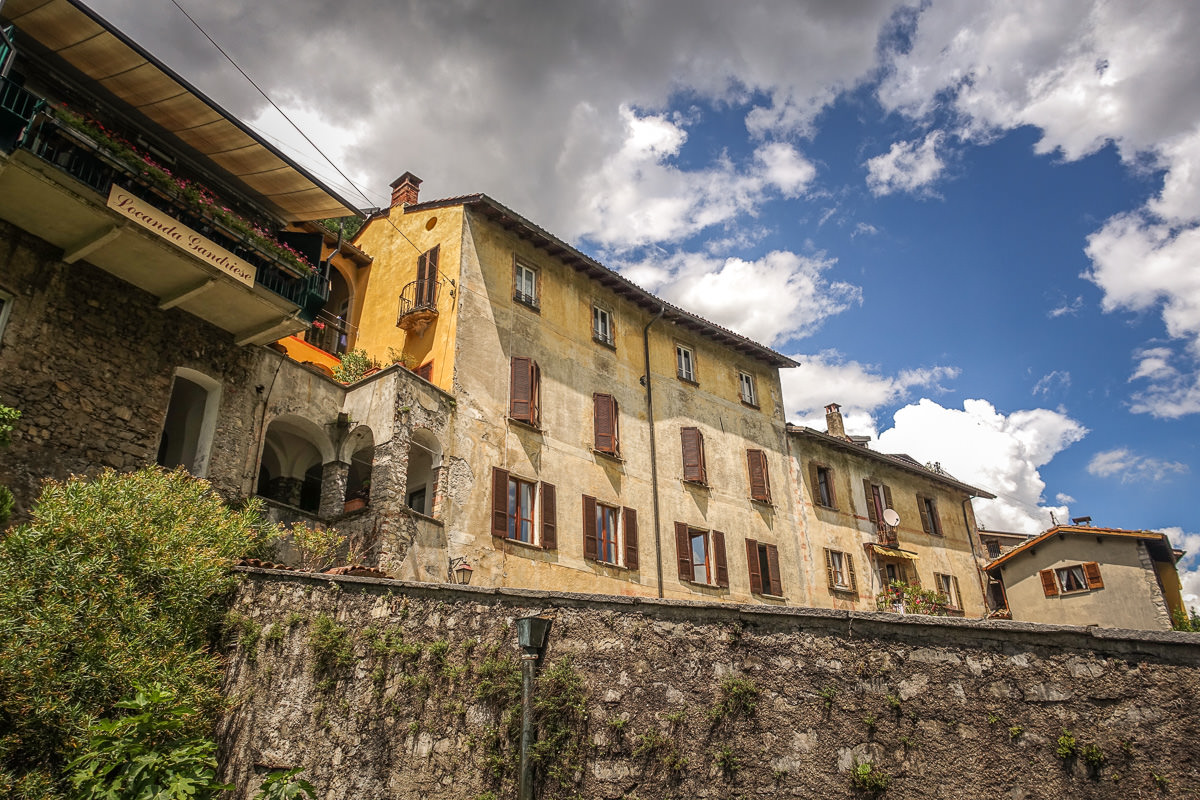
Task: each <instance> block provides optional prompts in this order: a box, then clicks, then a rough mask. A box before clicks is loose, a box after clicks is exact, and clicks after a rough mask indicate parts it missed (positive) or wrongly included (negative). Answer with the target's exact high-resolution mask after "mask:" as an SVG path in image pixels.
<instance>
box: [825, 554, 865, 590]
mask: <svg viewBox="0 0 1200 800" xmlns="http://www.w3.org/2000/svg"><path fill="white" fill-rule="evenodd" d="M825 572H826V576H827V578H828V580H829V590H830V591H833V592H857V591H858V579H857V577H856V576H855V574H854V556H852V555H850V554H849V553H844V552H842V551H841V550H830V549H829V548H826V549H825Z"/></svg>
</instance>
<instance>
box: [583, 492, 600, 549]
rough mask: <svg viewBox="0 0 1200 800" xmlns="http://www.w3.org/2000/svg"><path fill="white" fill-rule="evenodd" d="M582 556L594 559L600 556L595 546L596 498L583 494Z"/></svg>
mask: <svg viewBox="0 0 1200 800" xmlns="http://www.w3.org/2000/svg"><path fill="white" fill-rule="evenodd" d="M583 557H584V558H590V559H591V560H592V561H596V560H598V559H599V558H600V551H599V548H598V547H597V546H596V498H594V497H588V496H587V495H586V494H585V495H584V496H583Z"/></svg>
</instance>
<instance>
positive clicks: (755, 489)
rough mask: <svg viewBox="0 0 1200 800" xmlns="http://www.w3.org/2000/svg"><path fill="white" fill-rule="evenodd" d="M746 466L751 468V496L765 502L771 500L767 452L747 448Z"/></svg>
mask: <svg viewBox="0 0 1200 800" xmlns="http://www.w3.org/2000/svg"><path fill="white" fill-rule="evenodd" d="M746 467H747V468H748V469H749V470H750V496H751V497H753V498H754V499H755V500H761V501H762V502H764V503H769V502H771V479H770V477H769V476H768V474H767V454H766V453H764V452H763V451H762V450H747V451H746Z"/></svg>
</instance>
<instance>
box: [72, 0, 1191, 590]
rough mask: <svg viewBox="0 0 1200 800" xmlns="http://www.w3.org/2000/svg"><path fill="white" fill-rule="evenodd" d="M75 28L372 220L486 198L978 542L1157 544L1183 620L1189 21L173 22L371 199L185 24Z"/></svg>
mask: <svg viewBox="0 0 1200 800" xmlns="http://www.w3.org/2000/svg"><path fill="white" fill-rule="evenodd" d="M93 5H94V7H95V8H96V9H97V10H98V11H100V12H101V13H102V14H104V15H106V16H108V17H109V18H111V19H112V20H114V21H115V22H117V23H118V24H119V25H121V26H122V27H124V28H125V29H126V30H127V31H129V33H130V34H131V35H133V36H134V38H136V39H137V40H138V41H140V42H142V43H143V44H145V45H146V46H147V47H149V48H150V49H151V51H152V52H155V53H156V54H157V55H159V56H160V57H162V58H163V59H164V60H166V61H167V62H168V63H169V64H170V65H171V66H173V67H174V68H176V69H177V70H179V71H180V72H181V73H182V74H184V75H185V76H186V77H188V78H189V79H190V80H192V81H193V82H194V83H196V84H197V85H199V86H200V87H201V88H202V89H204V90H205V91H207V92H209V93H210V94H211V95H212V96H213V97H214V98H216V99H217V100H218V101H219V102H221V103H223V104H225V105H226V106H227V107H229V108H230V109H231V110H233V111H235V112H236V113H239V114H241V115H242V116H243V117H245V118H246V119H248V120H250V121H252V122H253V123H254V124H255V125H256V126H257V127H259V128H260V129H261V130H263V131H264V132H265V133H266V134H267V135H269V136H271V137H274V138H277V139H278V140H279V141H281V142H284V143H286V144H287V146H288V147H295V148H297V150H296V152H297V153H298V157H299V158H301V159H302V160H304V161H305V162H306V163H309V164H311V165H312V167H313V169H314V170H315V171H317V172H319V173H320V174H321V175H323V176H326V177H327V178H328V180H329V181H330V183H331V184H333V185H336V186H338V187H340V188H343V190H344V191H345V193H346V194H347V195H348V196H351V197H355V198H357V199H359V201H360V202H361V203H362V205H364V206H367V205H378V204H382V203H383V202H385V200H386V197H387V184H388V182H389V181H390V180H392V179H393V178H394V177H396V176H397V175H399V174H400V173H402V172H404V171H406V170H411V171H413V172H415V173H416V174H417V175H419V176H421V177H422V178H423V179H424V181H425V183H424V185H423V186H422V197H423V198H424V199H432V198H435V197H443V196H450V195H455V194H461V193H467V192H474V191H484V192H487V193H489V194H491V195H492V196H494V197H495V198H496V199H498V200H500V201H501V202H503V203H505V204H507V205H510V206H511V207H513V208H515V209H517V210H518V211H520V212H521V213H523V214H525V215H526V216H528V217H529V218H531V219H533V220H534V221H536V222H538V223H539V224H541V225H543V226H544V227H546V228H548V229H549V230H551V231H553V232H555V233H556V234H558V235H559V236H561V237H563V238H566V239H568V240H570V241H572V242H575V243H576V244H577V245H578V246H579V247H580V248H581V249H583V250H584V251H586V252H588V253H590V254H592V255H594V256H596V257H597V258H599V259H600V260H602V261H603V262H604V263H607V264H609V265H610V266H613V267H614V268H617V269H620V270H622V271H624V272H625V273H626V274H627V275H629V276H630V277H631V278H632V279H633V280H635V281H637V282H638V283H640V284H641V285H643V286H645V287H646V288H648V289H650V290H652V291H655V292H657V293H659V294H661V295H662V296H664V297H666V298H668V299H670V300H672V301H675V302H678V303H680V304H682V305H684V306H687V307H689V308H691V309H692V310H694V311H696V312H697V313H700V314H702V315H704V316H706V317H709V318H710V319H713V320H714V321H716V322H719V323H721V324H724V325H727V326H729V327H731V328H734V329H736V330H738V331H740V332H742V333H744V334H746V335H748V336H751V337H752V338H755V339H757V340H759V341H762V342H764V343H767V344H769V345H771V346H772V347H774V348H775V349H777V350H779V351H781V352H784V353H787V354H789V355H793V356H795V357H797V358H798V359H799V360H801V361H802V362H803V364H804V365H803V366H802V367H801V368H799V369H797V370H791V371H787V372H786V373H785V376H784V387H785V401H786V404H787V406H788V418H789V420H790V421H794V422H802V423H805V424H810V425H812V426H814V427H823V426H824V420H823V414H822V413H821V407H822V406H823V405H824V404H826V403H829V402H838V403H840V404H841V405H842V406H843V410H844V412H845V414H846V418H847V425H848V428H849V429H850V430H851V432H854V433H863V434H868V435H871V436H872V437H874V438H875V440H876V441H875V444H874V446H878V447H879V448H880V449H883V450H886V451H889V452H907V453H910V454H911V455H913V456H914V457H916V458H918V459H920V460H922V461H939V462H940V463H941V464H942V465H943V466H944V467H945V468H946V469H947V470H949V471H950V472H951V473H953V474H955V475H956V476H957V477H959V478H962V479H964V480H967V481H969V482H972V483H975V484H977V485H979V486H982V487H984V488H987V489H989V490H991V491H993V492H995V493H996V494H998V495H1000V499H999V500H997V501H995V502H991V503H979V504H977V511H978V514H979V517H980V519H981V521H982V522H983V523H984V524H986V525H987V526H989V527H992V528H997V529H1008V530H1024V531H1027V532H1035V531H1038V530H1040V529H1042V528H1044V527H1046V526H1047V525H1048V524H1049V522H1050V515H1051V513H1053V514H1055V515H1057V518H1058V519H1059V521H1064V522H1065V521H1066V520H1067V519H1068V518H1069V517H1070V516H1078V515H1083V514H1088V515H1091V516H1092V517H1093V519H1094V520H1095V522H1096V524H1099V525H1106V526H1112V527H1126V528H1154V529H1165V530H1169V532H1170V533H1171V535H1172V537H1173V539H1174V541H1175V544H1176V545H1177V546H1181V547H1185V548H1187V549H1188V550H1189V551H1191V553H1192V554H1193V555H1192V556H1191V557H1189V559H1188V560H1187V561H1186V562H1185V567H1186V568H1187V569H1189V570H1191V572H1189V577H1188V587H1189V591H1191V592H1192V593H1195V594H1200V574H1197V573H1196V572H1195V570H1196V568H1197V566H1198V564H1200V560H1198V559H1197V558H1196V557H1195V554H1196V553H1197V551H1200V523H1197V522H1196V520H1195V516H1194V515H1193V510H1192V509H1193V505H1194V504H1195V502H1194V498H1195V496H1196V495H1197V494H1198V493H1197V491H1196V489H1197V486H1198V481H1197V474H1198V472H1200V453H1198V452H1197V444H1196V442H1197V439H1198V436H1197V434H1198V433H1200V361H1198V359H1200V267H1198V266H1197V264H1198V263H1200V92H1197V91H1196V86H1200V48H1196V47H1195V38H1196V37H1195V34H1196V33H1197V31H1200V5H1196V4H1188V3H1177V2H1149V3H1146V2H1136V3H1135V2H1086V1H1085V0H1077V1H1075V2H1070V1H1066V0H1064V1H1063V2H1058V0H1055V2H1049V0H1047V2H1042V3H1038V2H1025V3H1020V4H1011V3H999V2H991V3H989V2H973V3H939V2H929V3H923V4H921V5H919V6H914V5H911V4H904V3H890V2H868V1H866V0H864V2H857V3H795V2H783V1H782V0H781V1H780V2H750V3H739V4H731V3H726V2H720V1H719V0H689V2H683V0H674V1H668V0H663V1H662V2H654V3H651V2H631V3H626V4H620V5H618V4H597V3H559V4H553V5H551V6H547V5H546V4H543V3H537V2H532V1H530V2H507V3H503V4H496V3H491V2H483V0H451V1H450V2H440V3H436V4H435V3H420V2H416V0H411V1H410V2H395V3H392V2H388V3H384V2H377V3H366V2H361V0H358V1H355V0H351V2H348V3H347V4H345V6H344V7H343V8H342V9H341V10H340V11H338V12H337V14H336V15H331V13H330V7H329V6H328V4H326V3H318V2H315V0H293V2H289V3H288V4H287V5H286V6H285V5H284V4H282V3H269V2H262V3H257V4H244V3H233V2H223V1H221V0H218V1H217V2H209V3H205V4H199V3H195V2H184V6H185V7H186V8H188V10H189V11H190V12H191V13H192V14H193V15H194V16H195V17H196V19H197V20H198V21H199V22H200V23H201V24H202V25H203V26H204V27H205V28H206V29H207V30H208V32H209V33H210V34H211V35H213V37H214V38H215V39H216V40H217V41H218V42H219V43H221V45H222V46H223V47H225V48H226V49H227V50H228V51H229V52H231V53H232V54H233V56H234V57H235V58H236V59H237V60H238V61H239V63H240V64H241V65H242V67H243V68H245V69H246V70H247V71H248V72H249V73H250V74H251V75H252V76H253V77H254V78H255V79H256V80H257V81H258V82H259V83H260V84H262V85H263V86H264V88H266V89H267V91H268V92H269V93H270V94H271V95H272V97H273V98H274V99H275V100H276V101H277V102H278V103H279V104H280V105H281V106H283V107H284V108H285V109H286V110H287V111H288V113H289V115H290V116H292V117H293V118H294V119H296V120H297V121H298V122H300V124H301V125H302V126H303V127H304V129H305V131H306V133H308V134H309V135H310V136H311V137H313V138H314V139H315V140H316V141H317V142H318V143H319V144H320V146H321V149H322V150H323V151H324V152H325V153H326V155H328V156H329V157H330V158H331V159H332V160H333V161H334V162H335V163H336V164H337V165H338V167H339V168H340V169H342V170H343V171H345V172H346V173H347V174H348V175H349V176H351V177H352V178H353V179H354V182H355V184H356V185H357V187H358V188H361V189H362V190H363V194H361V195H360V194H359V192H358V190H357V188H355V187H351V186H349V185H347V182H346V181H345V180H344V179H343V178H342V177H341V176H339V175H337V174H336V173H335V172H334V171H333V169H332V168H331V167H330V166H329V165H328V164H327V163H323V162H322V161H321V160H320V158H319V156H317V155H316V154H314V153H313V152H311V150H310V149H309V148H307V147H306V146H304V145H303V144H302V143H301V142H300V141H299V137H297V136H296V134H295V132H294V131H293V130H291V129H290V126H289V125H288V124H287V123H286V122H285V121H284V120H283V119H281V118H280V117H278V116H277V115H276V114H275V112H273V111H271V110H270V109H269V108H268V107H267V106H266V103H265V102H264V101H263V100H262V99H261V98H260V97H258V96H257V95H255V93H254V92H253V90H252V89H251V88H250V87H249V86H248V85H247V84H246V83H245V81H244V79H242V78H241V77H240V76H239V75H238V74H237V73H236V72H235V71H234V70H233V68H232V67H231V66H230V65H229V64H228V63H226V62H224V60H223V59H222V57H221V56H220V54H219V53H217V52H216V51H215V50H214V49H213V48H212V47H211V45H209V44H208V43H207V42H205V41H204V40H203V39H202V38H201V37H200V34H199V33H198V32H197V31H196V30H195V29H194V28H193V27H192V26H191V25H190V23H188V22H187V20H186V19H184V18H183V17H182V16H181V15H180V14H179V12H178V10H176V9H175V8H174V6H172V5H171V4H170V3H167V2H165V0H164V2H162V3H155V4H147V3H145V2H144V1H143V2H134V0H94V3H93ZM193 6H194V7H193ZM297 54H301V57H297Z"/></svg>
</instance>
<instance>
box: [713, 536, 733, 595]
mask: <svg viewBox="0 0 1200 800" xmlns="http://www.w3.org/2000/svg"><path fill="white" fill-rule="evenodd" d="M712 540H713V561H714V562H716V565H717V586H720V587H722V588H724V589H728V588H729V561H728V559H726V558H725V534H723V533H721V532H720V531H713V532H712Z"/></svg>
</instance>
